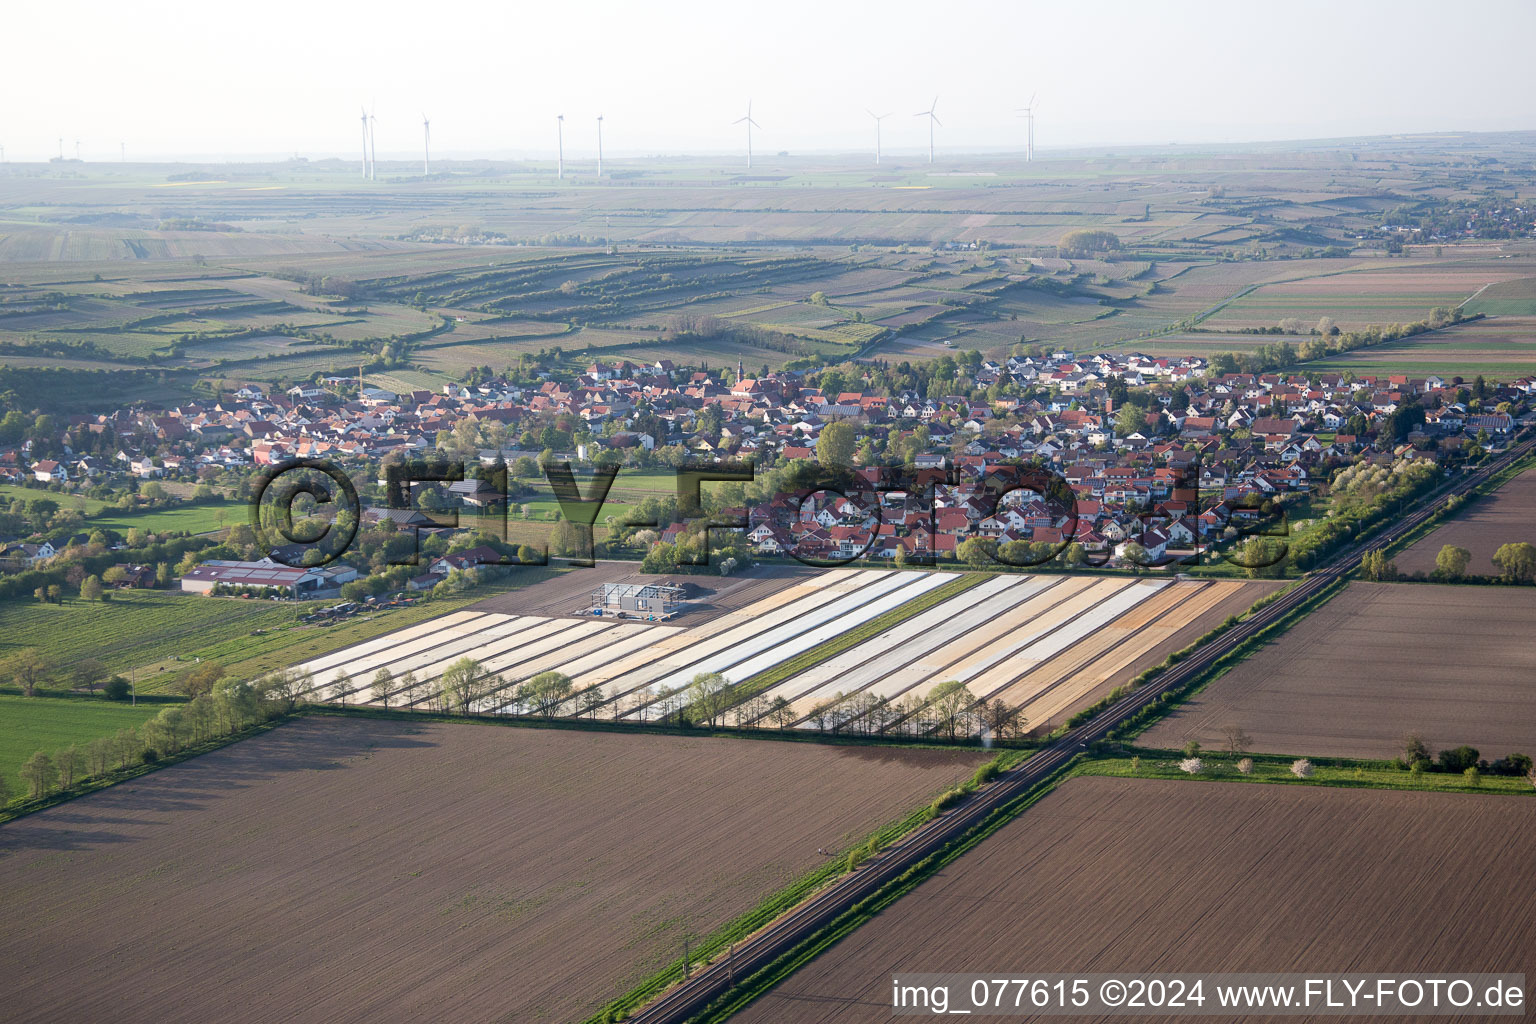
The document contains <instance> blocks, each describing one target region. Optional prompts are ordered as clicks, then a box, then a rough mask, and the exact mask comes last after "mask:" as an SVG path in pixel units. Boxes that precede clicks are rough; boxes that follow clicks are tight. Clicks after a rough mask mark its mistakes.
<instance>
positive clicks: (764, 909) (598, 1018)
mask: <svg viewBox="0 0 1536 1024" xmlns="http://www.w3.org/2000/svg"><path fill="white" fill-rule="evenodd" d="M1027 756H1028V754H1027V753H1026V752H1020V751H1010V752H1006V753H1002V754H999V755H998V756H996V757H994V758H992V759H991V760H990V761H986V762H984V763H983V764H982V765H981V766H980V767H978V768H977V769H976V773H975V774H974V775H973V776H972V777H971V779H970V781H969V782H962V783H960V784H959V785H957V786H956V787H954V788H952V789H950V790H947V791H946V792H945V793H944V794H943V795H941V796H940V797H938V798H937V799H936V800H934V801H933V802H931V803H928V804H924V805H922V806H921V807H918V808H917V809H915V810H913V811H912V812H911V813H909V814H908V815H907V816H906V817H904V818H901V819H900V820H898V821H895V822H892V823H891V824H888V825H886V826H884V827H883V828H879V829H876V830H875V831H874V832H871V833H870V834H869V835H867V836H866V837H865V838H864V839H863V840H862V841H860V842H857V843H854V844H852V845H851V846H850V847H848V849H847V850H845V851H843V852H842V853H841V854H839V855H834V856H832V857H831V858H829V859H828V860H827V862H826V863H825V864H823V865H822V866H821V867H819V868H816V869H815V870H813V871H809V872H807V873H806V874H804V875H802V876H801V877H800V878H798V879H796V880H795V881H793V882H791V883H790V884H789V885H787V886H785V887H784V888H782V889H780V890H779V891H778V892H776V893H772V894H770V895H769V896H768V897H767V898H765V899H764V900H763V901H762V902H761V903H759V904H758V905H757V906H756V907H753V908H752V909H751V910H748V911H746V912H745V913H743V914H741V915H739V916H738V917H736V918H735V919H734V920H732V921H729V922H727V923H726V924H724V925H722V926H721V927H720V928H719V929H717V930H716V931H715V932H713V933H712V934H710V935H708V936H705V937H704V938H702V939H700V940H699V944H698V946H696V947H694V949H693V950H692V951H690V954H689V958H688V963H687V964H686V965H685V964H684V962H683V959H682V958H681V957H679V958H678V959H677V960H674V961H672V962H671V963H669V964H667V965H666V966H665V967H663V968H661V970H659V971H657V972H656V973H655V974H653V975H652V976H651V977H649V978H647V979H646V980H644V981H642V982H641V983H640V984H638V985H636V986H635V987H634V988H632V989H630V990H629V991H628V992H626V993H624V994H623V995H621V996H619V997H618V998H616V999H614V1000H612V1001H611V1002H609V1003H608V1005H606V1006H604V1007H603V1008H602V1009H601V1010H599V1011H598V1012H597V1013H596V1014H594V1015H592V1016H591V1017H588V1018H587V1019H586V1020H585V1021H583V1022H582V1024H610V1022H614V1021H621V1020H624V1019H625V1018H626V1017H628V1016H629V1014H630V1013H631V1012H632V1011H634V1010H635V1009H637V1008H639V1007H641V1006H644V1005H645V1004H646V1003H648V1002H650V1001H651V999H652V998H654V997H655V996H656V995H658V994H660V993H661V992H664V991H665V990H666V989H667V988H669V987H671V986H672V985H673V984H675V983H676V982H678V981H682V980H684V979H686V978H687V977H688V972H689V971H690V970H692V969H693V968H695V967H703V966H705V965H707V964H709V963H710V962H712V961H714V960H716V959H718V957H719V954H720V953H722V952H724V953H726V954H727V955H729V953H730V950H731V948H732V946H733V945H734V944H735V943H736V942H739V941H741V940H742V939H745V938H747V937H748V936H750V935H752V934H753V933H754V932H756V931H758V930H759V929H761V928H763V927H764V926H765V925H768V924H771V923H772V922H773V921H775V920H777V919H778V918H779V917H780V916H781V915H783V914H784V913H785V912H786V911H788V910H790V909H792V908H793V907H795V906H797V905H799V904H800V903H802V902H804V901H805V900H806V899H807V898H808V897H810V896H811V895H813V894H814V893H816V892H817V891H818V890H820V889H821V888H823V887H824V886H825V885H826V884H827V883H829V882H831V881H833V880H835V879H837V878H840V877H842V876H843V875H846V874H848V873H850V872H853V871H856V870H858V865H859V864H860V863H862V862H863V861H864V860H867V859H868V858H870V857H873V856H876V855H877V854H878V851H879V850H880V849H881V848H882V847H885V846H887V845H889V844H891V843H892V842H895V841H896V840H898V839H900V838H901V837H903V836H905V835H906V834H907V833H909V832H911V831H913V830H914V829H916V828H918V827H919V826H921V825H923V824H925V823H927V822H928V821H931V820H932V819H933V817H934V815H935V814H937V813H938V810H939V808H940V807H941V806H942V805H945V804H947V803H948V802H952V801H954V800H956V799H959V794H967V793H970V792H974V791H975V789H976V787H977V786H979V785H982V784H984V783H985V782H988V781H991V780H992V779H994V778H996V777H997V775H998V773H999V772H1001V771H1003V770H1004V769H1005V768H1007V767H1011V766H1012V765H1015V764H1018V763H1019V762H1020V761H1022V760H1023V759H1024V758H1025V757H1027ZM694 954H696V955H694Z"/></svg>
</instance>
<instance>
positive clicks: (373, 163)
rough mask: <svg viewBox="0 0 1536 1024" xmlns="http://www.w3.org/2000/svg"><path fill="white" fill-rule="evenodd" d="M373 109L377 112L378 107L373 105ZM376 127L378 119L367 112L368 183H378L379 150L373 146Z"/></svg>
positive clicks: (370, 112) (371, 112)
mask: <svg viewBox="0 0 1536 1024" xmlns="http://www.w3.org/2000/svg"><path fill="white" fill-rule="evenodd" d="M373 109H374V110H378V109H379V105H378V104H377V103H375V104H374V105H373ZM378 127H379V119H378V117H377V116H376V115H375V114H374V113H373V111H369V112H368V165H369V167H370V170H369V172H368V178H369V180H370V181H378V180H379V148H378V146H377V145H376V144H375V138H376V133H377V131H378Z"/></svg>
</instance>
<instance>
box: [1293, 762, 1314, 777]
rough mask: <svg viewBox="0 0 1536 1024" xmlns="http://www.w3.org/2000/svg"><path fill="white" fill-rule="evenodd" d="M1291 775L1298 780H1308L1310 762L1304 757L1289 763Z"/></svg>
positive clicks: (1310, 775) (1310, 773) (1310, 772)
mask: <svg viewBox="0 0 1536 1024" xmlns="http://www.w3.org/2000/svg"><path fill="white" fill-rule="evenodd" d="M1291 774H1292V775H1294V776H1296V777H1297V778H1298V779H1310V778H1311V777H1312V762H1311V761H1308V760H1307V759H1306V758H1304V757H1300V758H1297V759H1296V760H1295V761H1292V762H1291Z"/></svg>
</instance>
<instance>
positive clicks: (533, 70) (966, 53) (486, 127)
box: [0, 0, 1536, 160]
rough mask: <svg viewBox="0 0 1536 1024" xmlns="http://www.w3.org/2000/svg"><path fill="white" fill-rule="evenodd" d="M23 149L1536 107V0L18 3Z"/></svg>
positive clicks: (155, 153)
mask: <svg viewBox="0 0 1536 1024" xmlns="http://www.w3.org/2000/svg"><path fill="white" fill-rule="evenodd" d="M5 23H6V27H7V29H8V32H7V36H8V42H9V45H7V46H6V56H5V60H4V61H3V62H0V145H3V146H4V147H5V150H6V157H7V159H10V160H20V159H41V158H44V157H47V156H51V155H55V154H56V153H57V151H58V141H57V140H58V138H59V137H60V136H63V137H64V140H65V142H64V146H65V149H66V151H67V152H68V153H69V154H70V155H73V152H74V143H75V140H76V139H79V140H80V151H81V153H82V155H83V156H85V157H86V158H87V159H93V158H94V159H116V158H117V155H118V143H119V142H120V141H122V142H125V143H126V144H127V148H128V154H129V157H130V158H133V157H138V158H146V159H147V158H166V157H173V156H195V157H209V156H221V155H229V156H237V155H239V156H249V155H265V156H281V155H286V154H291V153H294V152H298V153H303V154H306V155H309V156H312V157H321V156H344V157H347V158H349V159H350V158H354V157H356V155H357V152H358V150H359V148H360V145H361V141H360V140H361V130H360V125H359V123H358V117H359V113H360V111H359V107H360V106H361V105H362V104H364V103H367V104H369V105H372V106H375V107H376V110H377V116H378V122H377V125H378V127H377V133H378V134H377V139H378V148H379V155H380V156H381V157H384V156H386V155H389V156H413V157H414V156H417V155H419V154H420V151H421V137H422V131H421V118H422V112H423V111H425V112H427V113H429V114H430V116H431V118H432V140H433V151H434V153H438V154H442V155H445V156H475V155H510V154H550V155H552V154H553V151H554V146H555V115H556V114H557V113H564V114H565V115H566V153H567V155H568V156H570V157H581V156H585V155H588V154H590V153H591V152H592V151H593V150H594V149H595V145H596V131H595V122H594V118H595V117H596V116H597V115H598V114H599V113H602V114H604V115H606V120H605V122H604V147H605V150H606V151H607V152H609V153H610V154H614V155H619V154H650V153H677V152H683V151H690V150H691V151H702V152H728V151H732V150H738V149H740V148H742V147H743V145H744V139H743V137H742V134H741V132H742V129H741V128H740V127H733V126H732V124H731V122H732V121H733V120H734V119H735V118H737V117H740V116H741V115H742V114H743V113H744V112H745V109H746V105H747V100H748V98H749V97H750V98H751V99H752V101H753V108H752V109H753V115H754V117H755V118H756V120H757V121H758V122H759V123H760V124H761V125H762V129H761V131H759V132H757V133H756V135H755V140H754V141H755V146H756V148H757V150H758V151H759V152H764V153H768V152H774V151H777V150H781V149H783V150H790V151H792V152H794V151H800V152H804V151H807V150H839V151H844V150H853V149H862V148H870V147H872V144H873V134H874V132H873V122H872V121H871V120H870V118H869V116H868V114H866V113H865V108H866V107H869V108H874V110H875V111H876V112H877V113H882V114H883V113H887V112H891V113H892V114H893V115H894V116H892V117H890V118H889V119H888V120H886V121H885V123H884V124H885V127H884V142H885V146H886V148H887V150H888V151H891V152H897V151H902V150H906V151H909V152H915V151H917V150H918V149H920V148H922V147H924V146H926V144H927V134H926V127H925V124H924V122H923V121H922V120H921V119H919V118H916V117H914V116H912V115H913V113H914V112H915V111H918V110H921V109H924V108H926V107H927V106H928V105H929V103H930V102H931V101H932V99H933V97H934V95H935V94H937V95H938V96H939V105H938V114H939V118H940V120H941V121H942V122H943V127H942V128H941V129H939V130H938V136H937V137H938V145H939V147H940V150H941V151H943V150H951V151H964V150H970V151H975V150H979V149H999V148H1006V147H1011V146H1014V145H1016V144H1017V143H1018V140H1020V139H1021V138H1022V128H1023V122H1022V120H1020V119H1019V118H1018V116H1017V115H1016V114H1015V113H1014V108H1015V107H1018V106H1020V105H1022V104H1023V103H1024V102H1026V101H1027V100H1028V98H1029V96H1030V94H1031V93H1032V92H1038V93H1039V103H1040V109H1039V117H1038V121H1037V126H1036V140H1037V143H1038V146H1039V147H1040V148H1041V149H1043V150H1049V149H1051V148H1053V147H1062V146H1075V145H1085V144H1110V145H1127V144H1135V143H1155V144H1164V143H1169V142H1180V143H1200V142H1228V141H1249V140H1264V139H1284V138H1315V137H1325V136H1334V135H1359V134H1382V133H1393V132H1428V131H1444V130H1490V129H1528V128H1536V113H1533V112H1532V110H1531V97H1532V96H1533V95H1536V60H1532V58H1531V54H1530V52H1529V47H1530V42H1531V40H1532V39H1533V38H1536V32H1533V28H1536V3H1533V2H1532V0H1472V2H1464V3H1458V4H1454V5H1453V4H1449V3H1439V2H1431V0H1390V2H1386V0H1381V2H1378V0H1360V2H1353V0H1333V2H1314V0H1302V2H1288V3H1283V4H1273V3H1258V2H1252V0H1225V2H1210V3H1207V2H1179V0H1171V2H1163V3H1149V2H1145V0H1142V2H1136V3H1119V2H1103V0H1099V2H1093V3H1087V2H1080V3H1062V2H1059V0H1057V2H1052V3H1035V2H1022V0H1019V2H996V3H980V2H964V0H958V2H957V0H949V2H942V3H940V2H933V0H929V2H925V3H907V2H891V0H885V2H847V0H843V2H837V0H832V2H827V0H821V2H814V3H811V2H799V0H793V2H782V0H781V2H775V3H772V4H768V3H758V4H739V3H738V4H732V3H718V2H717V3H703V2H698V3H696V2H692V0H690V2H676V0H661V2H652V3H634V2H629V3H610V2H604V0H579V2H578V0H564V2H554V3H550V2H547V0H545V2H540V3H536V4H525V3H506V2H501V3H484V2H472V3H462V2H461V3H438V4H433V3H424V2H421V0H416V2H413V3H409V4H407V3H394V2H387V0H378V2H368V3H352V4H328V3H325V2H324V0H318V2H317V0H306V2H292V0H266V2H263V3H256V4H230V3H206V2H203V3H185V2H154V0H140V2H131V0H130V2H127V3H124V2H122V0H112V2H96V0H92V2H80V0H51V2H48V3H30V4H21V3H16V4H12V5H10V6H9V9H8V10H7V12H6V14H5Z"/></svg>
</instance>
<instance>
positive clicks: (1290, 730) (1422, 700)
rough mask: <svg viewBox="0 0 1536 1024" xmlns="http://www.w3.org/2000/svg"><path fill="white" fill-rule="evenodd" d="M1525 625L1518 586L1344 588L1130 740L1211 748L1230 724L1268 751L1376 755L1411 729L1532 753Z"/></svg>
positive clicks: (1445, 741) (1535, 704)
mask: <svg viewBox="0 0 1536 1024" xmlns="http://www.w3.org/2000/svg"><path fill="white" fill-rule="evenodd" d="M1532 622H1536V590H1532V589H1530V588H1527V587H1518V588H1516V587H1472V586H1464V587H1447V586H1439V585H1428V584H1413V583H1351V584H1350V585H1349V588H1348V589H1347V590H1346V591H1345V592H1344V593H1342V594H1340V595H1339V596H1337V597H1335V598H1333V599H1332V600H1331V601H1329V602H1328V603H1327V604H1326V605H1324V606H1323V607H1322V608H1320V609H1319V610H1317V611H1315V612H1313V613H1312V614H1311V615H1309V616H1308V617H1307V618H1305V619H1303V620H1302V621H1301V622H1300V623H1298V624H1297V625H1296V626H1294V627H1292V628H1291V629H1290V630H1289V631H1288V632H1286V633H1285V634H1283V635H1282V636H1280V637H1279V638H1278V639H1276V640H1275V641H1273V642H1272V643H1270V644H1269V645H1268V646H1267V647H1265V648H1264V649H1263V650H1261V651H1259V652H1258V653H1257V654H1255V655H1253V656H1252V657H1250V658H1248V659H1247V660H1246V661H1243V662H1241V663H1240V664H1238V665H1237V666H1236V667H1234V668H1233V669H1232V670H1231V671H1229V672H1228V673H1227V674H1226V675H1224V676H1222V677H1221V678H1219V679H1217V680H1216V681H1215V682H1213V683H1211V684H1210V685H1209V686H1207V687H1206V688H1205V689H1204V690H1203V691H1201V692H1200V693H1198V694H1196V695H1195V696H1194V697H1192V698H1190V700H1189V701H1188V703H1187V704H1185V705H1183V706H1182V707H1180V708H1179V709H1178V710H1176V711H1174V712H1173V713H1172V714H1171V715H1169V716H1168V717H1167V718H1165V719H1163V720H1162V721H1161V722H1159V723H1157V724H1156V725H1154V726H1153V727H1152V728H1151V729H1149V730H1148V731H1147V732H1145V733H1143V734H1142V736H1141V738H1140V739H1139V740H1137V742H1138V743H1139V744H1141V745H1143V746H1150V747H1163V748H1178V747H1182V746H1183V745H1184V744H1185V742H1186V741H1188V740H1190V739H1194V740H1197V741H1199V742H1200V743H1201V744H1203V745H1205V746H1207V747H1209V748H1212V749H1219V748H1220V747H1221V745H1222V732H1221V730H1222V728H1223V727H1224V726H1226V725H1229V724H1232V725H1237V726H1240V727H1241V728H1243V729H1244V730H1245V731H1246V732H1247V733H1248V734H1249V735H1250V736H1251V737H1252V749H1254V750H1259V751H1264V752H1269V753H1277V754H1294V755H1298V756H1308V755H1310V756H1328V757H1364V758H1390V757H1394V756H1396V755H1397V754H1398V753H1400V751H1401V749H1402V740H1403V737H1404V736H1405V735H1406V734H1408V733H1409V732H1416V733H1419V734H1421V735H1422V736H1423V738H1424V740H1425V742H1426V743H1428V744H1429V746H1430V748H1431V749H1432V750H1440V749H1445V748H1449V747H1456V746H1460V745H1461V744H1464V743H1465V744H1470V745H1472V746H1474V747H1476V748H1477V749H1478V750H1479V751H1481V752H1482V753H1483V755H1484V756H1485V757H1487V758H1489V759H1490V760H1492V759H1493V758H1495V757H1502V756H1504V755H1506V754H1509V753H1516V752H1518V753H1525V754H1531V755H1536V699H1533V698H1536V645H1533V644H1532V643H1531V638H1530V626H1531V623H1532Z"/></svg>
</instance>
